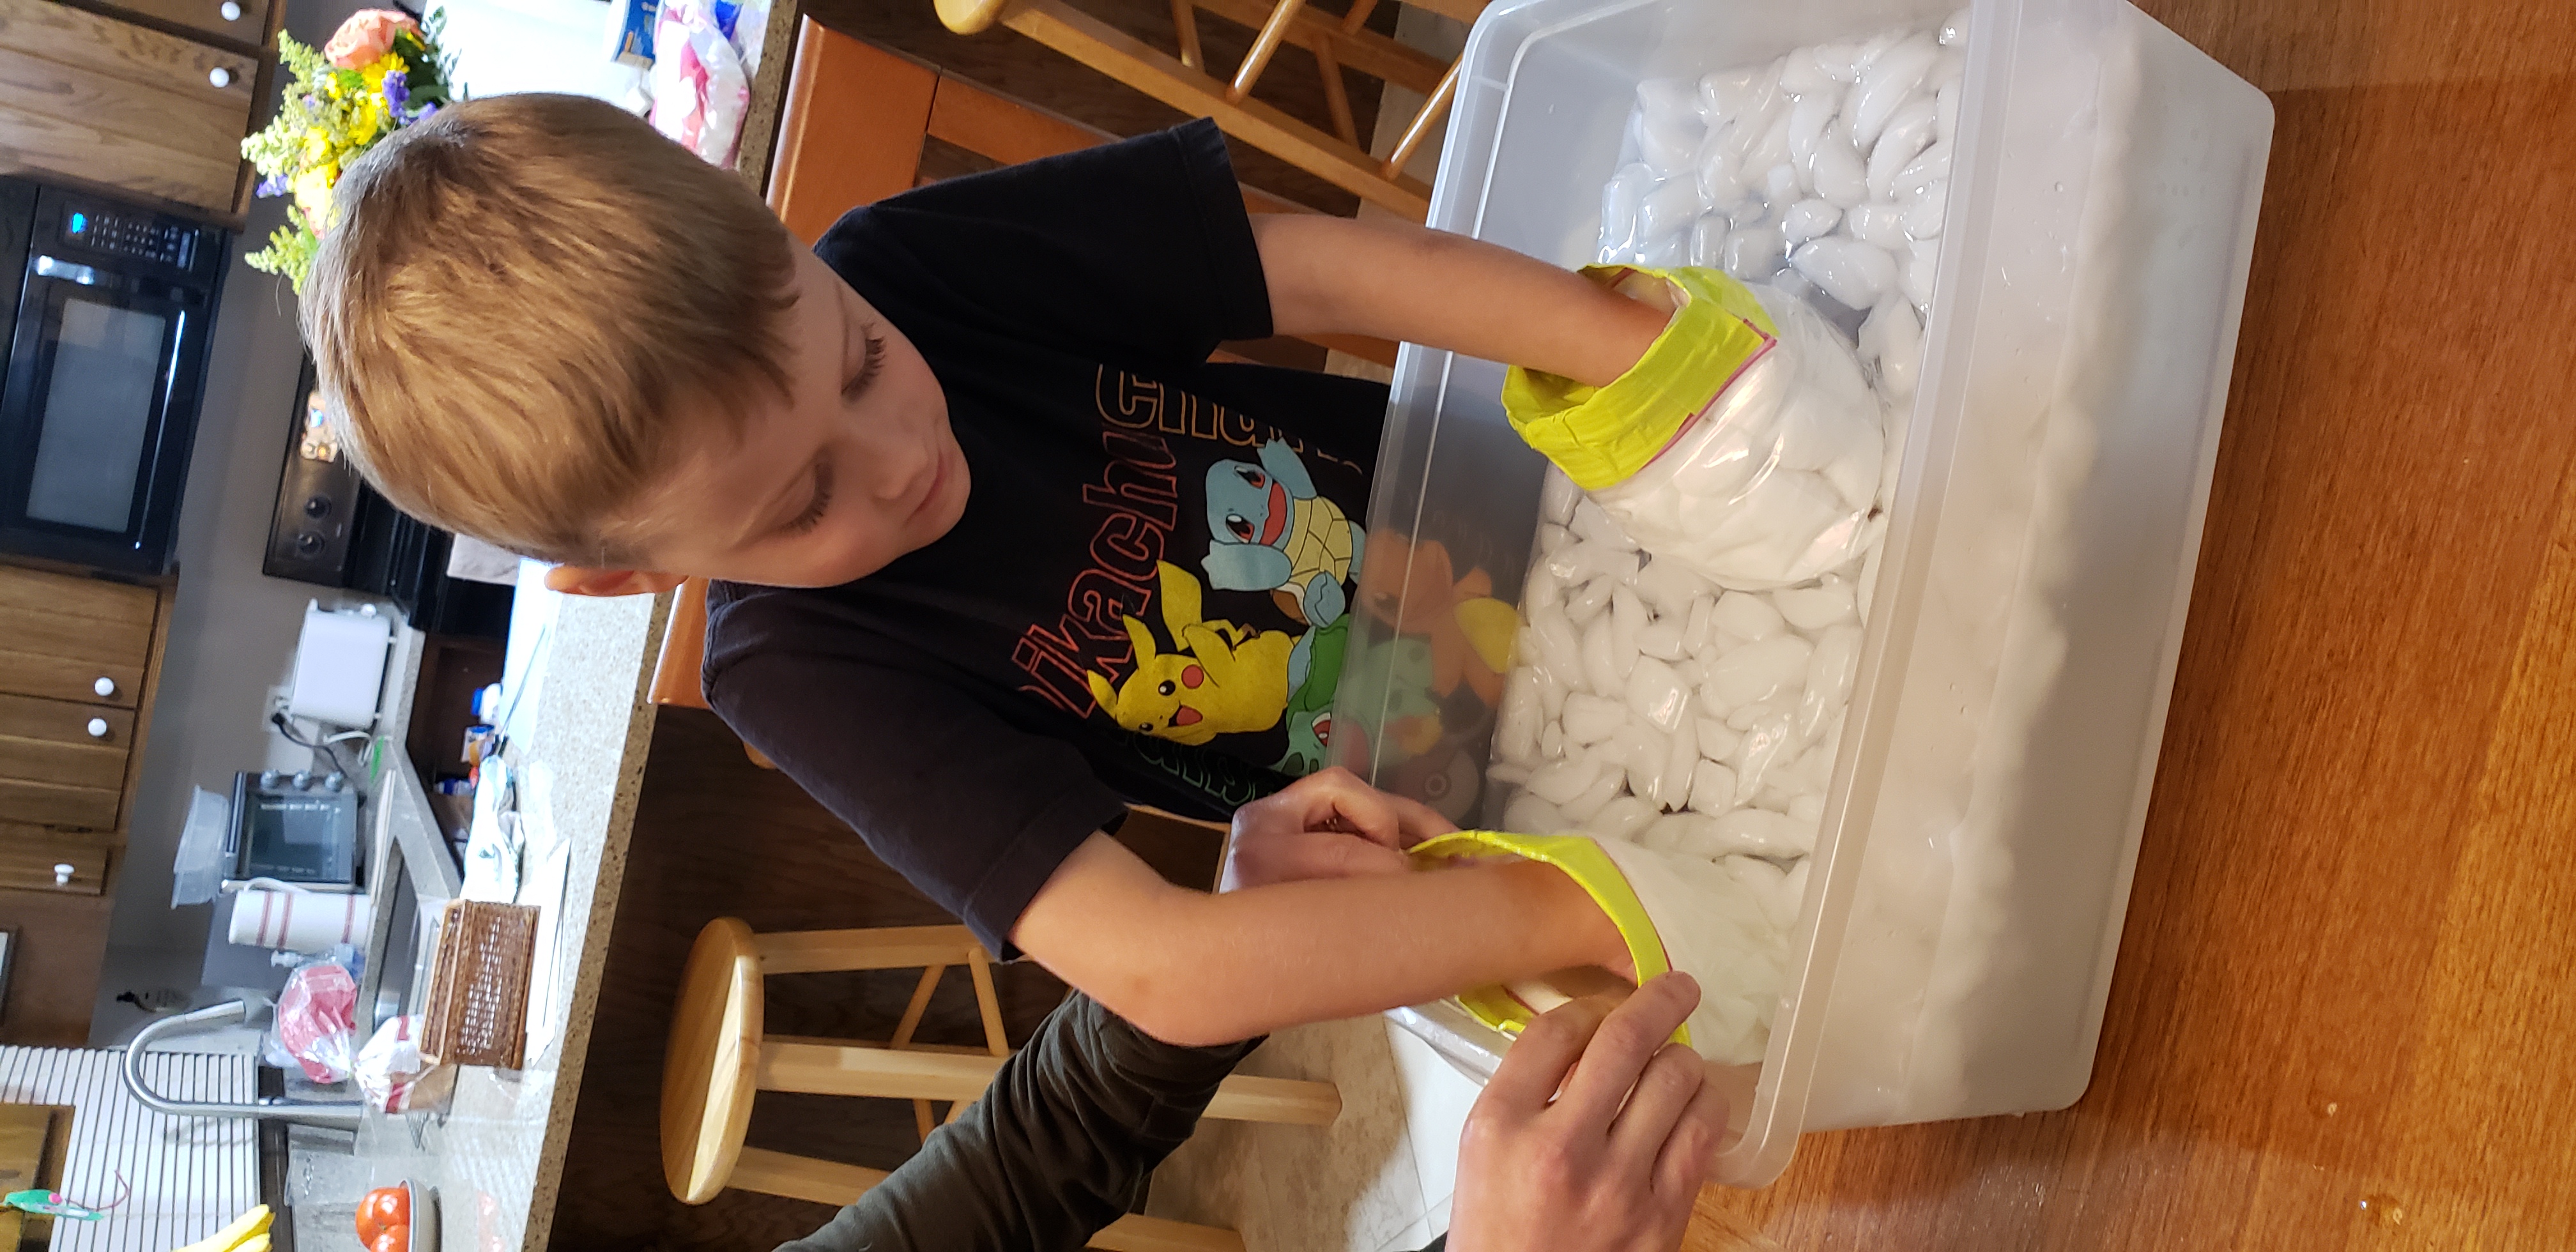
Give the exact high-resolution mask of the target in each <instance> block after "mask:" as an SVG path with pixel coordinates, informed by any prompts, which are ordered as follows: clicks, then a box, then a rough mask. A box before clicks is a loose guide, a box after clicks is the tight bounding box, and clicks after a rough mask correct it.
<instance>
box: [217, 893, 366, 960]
mask: <svg viewBox="0 0 2576 1252" xmlns="http://www.w3.org/2000/svg"><path fill="white" fill-rule="evenodd" d="M373 920H375V909H374V907H373V906H372V905H370V904H369V903H368V901H367V897H365V896H363V895H357V894H354V893H343V892H332V891H257V890H253V891H244V892H242V893H241V894H239V895H237V896H235V897H233V921H232V927H231V931H230V934H229V936H228V937H229V938H230V939H231V940H232V941H233V942H234V943H238V944H242V945H244V946H246V947H253V948H287V949H290V950H293V951H296V952H313V953H323V952H328V951H330V950H331V947H332V945H333V944H341V943H346V944H354V945H359V946H364V945H365V944H366V942H367V925H368V923H369V922H372V921H373Z"/></svg>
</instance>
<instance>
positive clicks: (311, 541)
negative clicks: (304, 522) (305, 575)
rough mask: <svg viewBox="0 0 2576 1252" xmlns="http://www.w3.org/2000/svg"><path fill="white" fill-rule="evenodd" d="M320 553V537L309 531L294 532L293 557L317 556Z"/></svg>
mask: <svg viewBox="0 0 2576 1252" xmlns="http://www.w3.org/2000/svg"><path fill="white" fill-rule="evenodd" d="M321 552H322V536H320V535H317V534H315V533H313V532H312V531H309V530H299V531H297V532H295V555H297V556H318V555H320V554H321Z"/></svg>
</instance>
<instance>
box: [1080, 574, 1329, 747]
mask: <svg viewBox="0 0 2576 1252" xmlns="http://www.w3.org/2000/svg"><path fill="white" fill-rule="evenodd" d="M1156 573H1157V574H1158V576H1159V578H1160V580H1161V584H1162V595H1161V596H1160V597H1159V599H1160V600H1161V604H1160V606H1159V607H1160V608H1161V610H1162V618H1163V625H1164V627H1165V629H1166V630H1168V631H1169V632H1170V634H1171V637H1172V644H1173V647H1172V650H1171V651H1169V652H1165V651H1162V650H1161V649H1160V648H1159V647H1158V646H1157V645H1156V643H1155V640H1154V632H1153V631H1151V630H1149V629H1147V628H1146V626H1145V623H1143V622H1141V621H1138V620H1137V619H1135V618H1132V617H1130V618H1127V619H1125V620H1126V624H1127V638H1128V640H1129V642H1131V643H1132V644H1133V645H1134V646H1135V649H1136V672H1134V673H1132V674H1129V675H1128V676H1127V678H1126V681H1124V682H1119V683H1113V682H1111V680H1110V679H1109V677H1108V676H1107V675H1104V674H1101V673H1098V672H1097V671H1094V672H1091V673H1088V674H1087V675H1086V676H1085V677H1086V678H1087V679H1088V681H1089V683H1090V685H1091V695H1092V698H1093V699H1095V700H1097V701H1099V702H1100V707H1101V708H1103V709H1105V710H1107V711H1108V712H1109V715H1110V716H1111V717H1112V718H1115V719H1117V722H1118V724H1119V725H1120V726H1124V727H1127V728H1128V729H1131V730H1136V731H1141V732H1143V733H1145V734H1148V735H1153V736H1156V737H1157V738H1162V739H1170V740H1173V741H1175V742H1178V743H1186V744H1193V745H1195V744H1203V743H1206V742H1207V741H1209V740H1211V739H1214V738H1216V737H1217V736H1218V735H1225V734H1234V733H1237V732H1246V731H1264V730H1268V729H1270V728H1271V727H1273V726H1276V725H1278V724H1279V718H1280V715H1281V714H1282V713H1283V712H1285V711H1286V710H1287V707H1288V692H1289V688H1290V686H1291V679H1290V677H1289V669H1290V665H1289V654H1290V652H1291V651H1292V650H1294V649H1296V647H1297V645H1298V644H1299V643H1301V642H1303V640H1304V636H1302V635H1300V636H1291V635H1289V634H1287V633H1286V632H1284V631H1276V630H1258V629H1253V628H1250V627H1245V626H1240V625H1237V624H1235V623H1233V622H1227V621H1208V620H1202V619H1201V618H1200V617H1199V606H1200V601H1201V598H1202V596H1203V594H1204V589H1203V588H1201V587H1200V586H1199V580H1198V579H1197V577H1196V576H1194V575H1192V574H1191V573H1190V572H1189V571H1188V570H1185V569H1182V568H1181V567H1180V566H1177V565H1174V564H1172V563H1171V562H1169V561H1161V562H1157V563H1156Z"/></svg>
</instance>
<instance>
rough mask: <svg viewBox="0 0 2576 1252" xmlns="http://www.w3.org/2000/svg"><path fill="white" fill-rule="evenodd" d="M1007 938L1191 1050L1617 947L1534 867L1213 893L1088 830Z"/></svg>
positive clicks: (1596, 913)
mask: <svg viewBox="0 0 2576 1252" xmlns="http://www.w3.org/2000/svg"><path fill="white" fill-rule="evenodd" d="M1011 941H1012V942H1013V943H1015V944H1017V945H1019V947H1020V949H1021V950H1022V951H1024V952H1026V953H1028V954H1029V955H1030V956H1032V957H1034V958H1036V959H1037V961H1038V963H1039V964H1041V965H1044V966H1046V967H1047V969H1049V970H1050V971H1052V972H1054V973H1055V975H1056V976H1057V977H1059V978H1062V979H1064V980H1065V981H1066V982H1068V983H1071V984H1073V985H1074V986H1076V987H1079V988H1081V989H1082V990H1083V991H1085V992H1087V993H1089V994H1090V995H1091V996H1092V997H1093V998H1094V999H1097V1000H1099V1001H1100V1002H1101V1003H1103V1004H1105V1005H1107V1006H1108V1007H1109V1010H1110V1011H1111V1012H1114V1013H1116V1014H1118V1015H1119V1016H1121V1017H1124V1018H1126V1019H1128V1020H1129V1021H1131V1022H1134V1023H1136V1025H1137V1026H1138V1027H1140V1028H1142V1029H1143V1030H1144V1031H1145V1032H1146V1033H1148V1034H1151V1035H1153V1036H1154V1037H1156V1038H1159V1039H1163V1040H1166V1041H1168V1042H1171V1043H1177V1044H1187V1045H1206V1044H1215V1043H1223V1042H1228V1041H1232V1040H1236V1039H1246V1038H1250V1037H1251V1036H1254V1035H1258V1034H1263V1033H1265V1032H1268V1031H1272V1030H1277V1029H1280V1028H1282V1027H1286V1026H1295V1025H1301V1024H1304V1023H1307V1022H1317V1021H1325V1020H1329V1019H1332V1018H1341V1017H1357V1016H1360V1015H1363V1014H1368V1013H1376V1012H1381V1011H1383V1010H1386V1009H1390V1008H1394V1007H1396V1006H1398V1005H1403V1004H1418V1003H1421V1002H1423V1001H1425V1000H1433V999H1437V998H1439V997H1441V996H1445V995H1451V994H1454V993H1456V992H1457V991H1458V990H1459V989H1460V988H1464V987H1476V986H1485V985H1488V984H1492V983H1497V982H1503V981H1507V980H1510V979H1518V978H1529V977H1534V976H1536V975H1539V974H1543V973H1547V972H1549V971H1551V970H1558V969H1564V968H1566V967H1568V966H1575V965H1596V964H1600V965H1615V964H1616V963H1618V962H1620V961H1622V960H1624V959H1625V958H1626V956H1627V950H1626V947H1625V945H1624V944H1623V942H1622V941H1621V940H1620V938H1619V932H1618V929H1617V928H1616V927H1614V926H1612V925H1611V924H1610V920H1609V918H1608V917H1606V916H1604V915H1603V914H1602V912H1601V910H1600V908H1599V907H1598V906H1596V905H1594V904H1593V902H1592V900H1591V897H1589V896H1587V895H1585V894H1584V891H1583V889H1582V888H1581V887H1579V886H1576V885H1575V883H1574V880H1572V879H1570V878H1568V877H1566V876H1565V875H1564V874H1563V873H1560V872H1559V871H1557V870H1556V869H1554V868H1551V867H1549V866H1547V865H1542V864H1538V863H1536V862H1518V863H1512V864H1502V865H1477V866H1470V867H1466V868H1460V869H1441V870H1424V871H1408V872H1400V873H1372V874H1365V875H1363V876H1359V877H1348V878H1327V879H1314V880H1310V881H1304V882H1282V883H1275V884H1271V885H1267V886H1259V887H1251V888H1247V889H1245V890H1241V891H1232V892H1228V893H1226V894H1224V895H1213V896H1212V895H1207V894H1204V893H1201V892H1197V891H1191V890H1189V889H1187V888H1183V887H1176V886H1173V885H1172V884H1171V883H1168V882H1165V881H1164V880H1163V878H1162V877H1161V876H1160V875H1158V874H1156V873H1155V872H1154V871H1153V869H1152V868H1150V867H1148V866H1147V865H1146V864H1145V863H1144V862H1143V861H1141V860H1138V859H1137V857H1136V855H1135V854H1134V853H1132V852H1129V851H1128V850H1127V849H1126V848H1124V847H1122V846H1120V845H1119V844H1118V842H1117V841H1115V840H1113V839H1111V838H1109V837H1108V836H1106V835H1097V834H1095V835H1093V836H1092V837H1091V839H1090V840H1089V841H1088V842H1086V843H1084V844H1083V845H1082V846H1081V847H1080V848H1077V849H1076V850H1075V851H1074V854H1073V855H1072V856H1071V857H1069V858H1067V859H1066V860H1065V862H1064V864H1063V865H1061V866H1059V867H1058V868H1057V869H1056V871H1055V875H1054V877H1052V878H1049V879H1048V880H1047V884H1046V886H1045V887H1044V888H1043V889H1041V890H1040V891H1039V892H1038V894H1037V898H1035V899H1033V900H1031V901H1030V902H1029V906H1028V910H1027V911H1026V912H1025V913H1023V914H1021V916H1020V922H1019V925H1018V926H1017V927H1015V928H1014V929H1013V930H1012V932H1011Z"/></svg>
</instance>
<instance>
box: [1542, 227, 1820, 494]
mask: <svg viewBox="0 0 2576 1252" xmlns="http://www.w3.org/2000/svg"><path fill="white" fill-rule="evenodd" d="M1582 272H1583V276H1584V277H1586V278H1589V279H1591V280H1592V281H1594V282H1596V283H1600V284H1602V285H1604V286H1615V285H1617V284H1618V283H1620V282H1621V281H1622V280H1624V279H1626V278H1628V277H1629V276H1630V275H1637V274H1642V275H1645V276H1647V277H1650V278H1656V279H1661V280H1663V281H1664V282H1665V283H1666V284H1668V285H1669V287H1670V289H1671V291H1672V292H1673V294H1674V298H1675V299H1676V300H1677V301H1678V303H1679V307H1677V308H1675V309H1674V310H1673V316H1672V320H1670V321H1668V322H1666V323H1665V324H1664V329H1663V333H1662V334H1659V335H1657V336H1655V342H1654V343H1653V344H1652V345H1650V346H1648V347H1647V349H1646V354H1645V355H1644V356H1642V357H1639V358H1638V359H1637V363H1636V364H1635V365H1633V366H1631V367H1629V369H1628V372H1627V373H1625V374H1622V375H1620V376H1619V377H1617V378H1616V379H1613V380H1611V382H1610V384H1609V385H1608V386H1605V387H1587V386H1585V385H1583V384H1582V383H1578V382H1575V381H1574V380H1573V379H1570V378H1563V377H1560V376H1558V375H1555V374H1542V373H1539V372H1537V371H1535V370H1530V369H1525V368H1522V367H1520V366H1517V365H1515V366H1513V367H1512V368H1511V369H1510V371H1509V372H1507V373H1506V374H1505V375H1504V376H1503V413H1504V415H1505V416H1506V417H1508V418H1510V419H1511V423H1512V429H1513V430H1514V431H1516V432H1518V433H1519V435H1520V437H1521V440H1522V441H1523V442H1525V443H1527V444H1529V446H1531V447H1533V448H1536V449H1538V451H1539V452H1540V453H1541V454H1543V455H1545V456H1546V457H1547V459H1548V460H1551V461H1554V462H1556V465H1557V468H1559V469H1562V470H1564V471H1565V474H1566V477H1568V478H1571V479H1573V480H1574V485H1575V486H1578V487H1581V488H1583V489H1584V490H1586V491H1593V490H1597V489H1599V488H1602V487H1607V486H1610V485H1612V484H1614V483H1618V482H1621V481H1623V480H1625V479H1626V478H1627V477H1628V476H1629V475H1631V474H1634V473H1636V472H1637V471H1638V470H1640V469H1643V468H1645V465H1646V463H1647V462H1648V461H1652V460H1654V459H1655V457H1656V456H1657V455H1658V454H1660V453H1661V452H1662V451H1663V450H1664V449H1665V448H1666V447H1667V446H1669V445H1670V444H1671V443H1672V441H1673V437H1674V436H1675V435H1678V434H1680V433H1681V431H1682V428H1683V427H1685V426H1687V425H1689V424H1690V421H1691V419H1693V418H1695V417H1698V416H1699V415H1700V413H1701V412H1702V411H1703V410H1705V409H1707V408H1708V405H1709V401H1711V400H1713V399H1715V398H1716V397H1717V393H1718V392H1720V391H1722V390H1724V389H1725V387H1726V385H1727V384H1728V383H1731V382H1733V381H1734V380H1735V377H1736V375H1737V374H1739V373H1741V372H1743V369H1744V367H1745V366H1747V365H1750V364H1752V363H1753V362H1754V361H1756V360H1758V359H1760V358H1761V356H1762V354H1763V353H1765V352H1768V351H1770V350H1771V345H1772V344H1773V343H1775V342H1777V341H1778V339H1779V335H1780V332H1779V328H1778V327H1776V326H1774V325H1772V322H1771V315H1770V314H1768V313H1765V312H1763V311H1762V304H1761V302H1760V301H1758V300H1756V299H1754V297H1753V292H1752V290H1751V289H1750V288H1747V287H1746V286H1745V285H1744V284H1742V283H1740V282H1737V281H1735V280H1734V279H1733V278H1730V277H1728V276H1727V275H1726V274H1725V273H1723V272H1722V271H1719V270H1713V269H1706V268H1703V267H1699V266H1688V267H1684V268H1680V269H1669V270H1665V269H1648V268H1645V267H1643V266H1634V265H1590V266H1585V267H1584V269H1583V271H1582Z"/></svg>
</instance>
